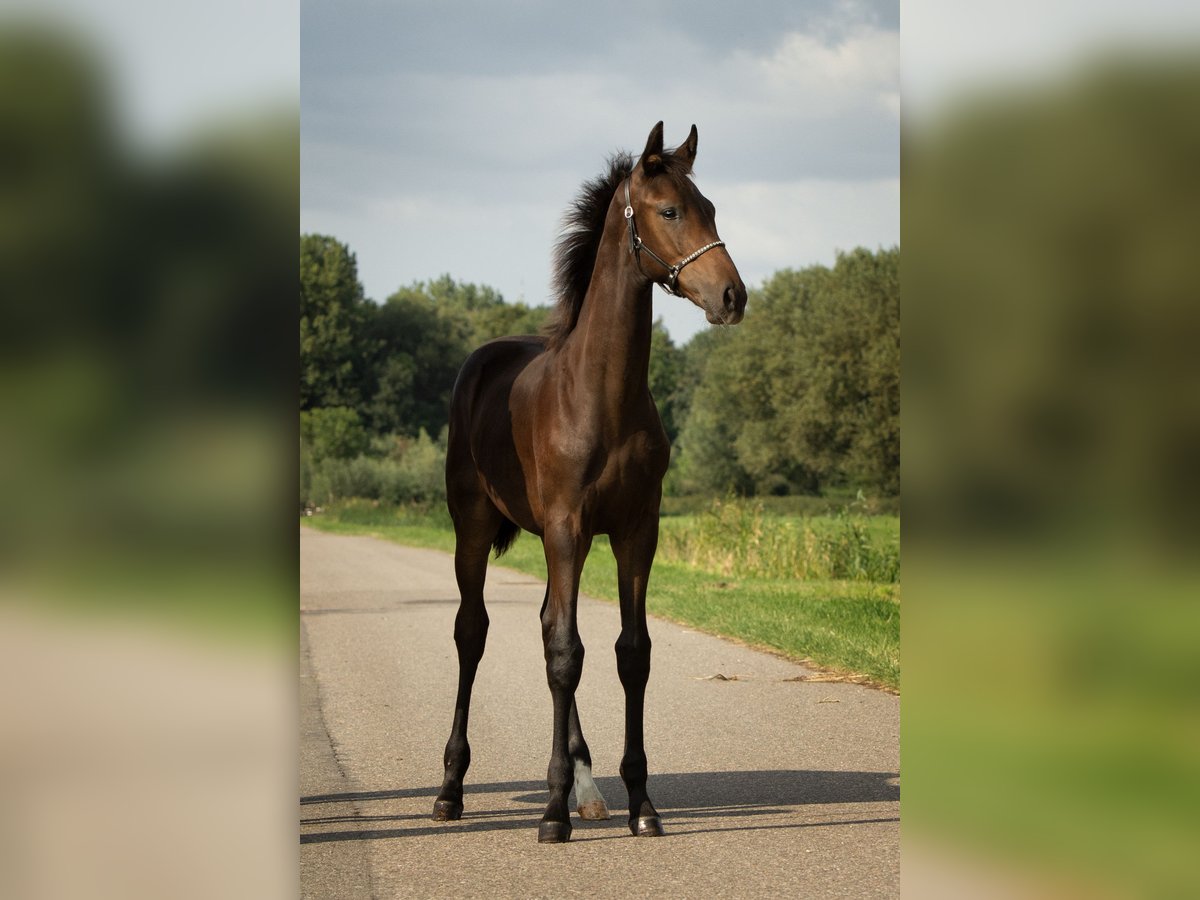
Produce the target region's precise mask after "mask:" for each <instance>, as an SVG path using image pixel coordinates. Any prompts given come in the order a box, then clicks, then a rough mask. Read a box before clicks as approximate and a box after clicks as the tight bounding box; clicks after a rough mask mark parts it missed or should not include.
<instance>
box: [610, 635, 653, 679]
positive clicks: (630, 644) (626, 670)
mask: <svg viewBox="0 0 1200 900" xmlns="http://www.w3.org/2000/svg"><path fill="white" fill-rule="evenodd" d="M616 651H617V675H618V676H619V677H620V679H621V684H623V685H627V686H630V685H639V684H640V685H644V684H645V683H646V682H647V681H648V680H649V679H650V635H649V634H643V635H640V636H638V637H634V638H627V637H626V636H625V634H622V635H621V636H620V637H619V638H617V645H616Z"/></svg>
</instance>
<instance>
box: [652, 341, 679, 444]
mask: <svg viewBox="0 0 1200 900" xmlns="http://www.w3.org/2000/svg"><path fill="white" fill-rule="evenodd" d="M683 366H684V355H683V351H682V350H680V349H679V348H678V347H676V346H675V343H674V342H673V341H672V340H671V335H670V334H669V333H668V332H667V328H666V326H665V325H663V322H662V319H656V320H655V321H654V326H653V328H652V330H651V332H650V373H649V382H650V394H651V395H652V396H653V397H654V402H655V404H656V405H657V406H658V414H659V415H660V416H661V417H662V423H663V428H664V429H665V430H666V432H667V439H668V440H669V441H671V443H672V444H673V443H675V439H676V438H677V437H679V427H680V425H681V424H682V417H681V416H680V415H679V407H680V381H681V378H682V375H683Z"/></svg>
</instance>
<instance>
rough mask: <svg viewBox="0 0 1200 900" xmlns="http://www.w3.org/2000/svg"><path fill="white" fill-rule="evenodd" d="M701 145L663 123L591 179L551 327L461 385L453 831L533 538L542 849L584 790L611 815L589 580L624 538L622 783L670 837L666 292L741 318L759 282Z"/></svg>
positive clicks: (473, 368)
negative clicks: (651, 375) (592, 667)
mask: <svg viewBox="0 0 1200 900" xmlns="http://www.w3.org/2000/svg"><path fill="white" fill-rule="evenodd" d="M696 145H697V132H696V126H695V125H693V126H692V129H691V132H690V133H689V134H688V138H687V140H686V141H684V143H683V144H681V145H680V146H679V147H677V148H675V149H672V150H664V149H663V123H662V122H659V123H658V124H657V125H655V126H654V128H653V129H652V130H651V131H650V136H649V138H648V139H647V141H646V146H645V149H644V150H643V151H642V155H641V157H640V158H639V159H638V160H637V161H636V162H635V161H634V159H633V157H632V156H631V155H630V154H628V153H618V154H616V155H614V156H612V157H610V158H609V161H608V170H607V172H604V173H603V174H601V175H600V176H598V177H596V178H594V179H592V180H591V181H588V182H585V183H584V185H583V187H582V188H581V191H580V193H579V196H578V197H577V198H576V200H575V201H574V203H573V205H572V206H571V207H570V208H569V210H568V212H567V214H566V216H565V217H564V231H563V234H562V236H561V237H560V239H559V241H558V244H557V246H556V250H555V267H554V286H555V291H556V294H557V304H556V309H555V311H554V313H553V315H552V317H551V320H550V322H549V324H548V326H547V327H546V329H544V331H543V334H541V335H539V336H521V337H507V338H499V339H496V340H493V341H490V342H488V343H486V344H484V345H482V346H481V347H479V349H477V350H475V351H474V352H473V353H472V354H471V355H470V356H469V357H468V358H467V360H466V362H465V363H464V364H463V367H462V369H461V371H460V372H459V375H458V378H457V380H456V382H455V386H454V390H453V394H452V399H451V406H450V432H449V438H448V443H447V451H446V495H447V505H448V507H449V510H450V516H451V519H452V520H453V523H454V533H455V551H454V573H455V577H456V579H457V582H458V589H459V593H460V598H461V601H460V604H459V608H458V613H457V615H456V617H455V620H454V642H455V646H456V648H457V651H458V665H459V680H458V696H457V699H456V702H455V709H454V721H453V725H452V728H451V733H450V739H449V741H448V742H447V744H446V750H445V757H444V765H445V778H444V781H443V783H442V787H441V790H440V791H439V793H438V796H437V799H436V801H435V803H434V810H433V818H434V819H435V820H439V821H448V820H456V819H459V818H460V817H461V816H462V813H463V778H464V776H465V774H466V772H467V768H468V766H469V765H470V762H471V748H470V744H469V743H468V741H467V720H468V716H469V712H470V704H471V688H472V685H473V684H474V681H475V674H476V670H477V668H478V665H479V661H480V659H481V658H482V656H483V650H484V644H485V642H486V639H487V632H488V615H487V611H486V609H485V607H484V599H483V586H484V578H485V576H486V572H487V565H488V555H489V552H491V551H494V552H495V555H496V558H499V557H500V556H501V555H502V554H503V553H504V552H505V551H506V550H507V549H508V548H509V547H510V546H511V544H512V542H513V541H514V540H515V539H516V537H517V535H518V534H519V533H520V531H521V530H524V531H528V532H531V533H532V534H535V535H537V536H538V537H540V538H541V540H542V543H543V547H544V550H545V555H546V570H547V583H546V593H545V598H544V600H543V602H542V609H541V613H540V619H541V626H542V645H543V648H544V654H545V660H546V678H547V682H548V683H549V686H550V694H551V697H552V699H553V708H554V728H553V739H552V743H551V751H550V765H549V768H548V771H547V784H548V786H549V789H550V797H549V802H548V803H547V806H546V811H545V814H544V815H543V816H542V820H541V822H540V824H539V826H538V841H539V842H540V843H561V842H565V841H568V840H570V837H571V821H570V814H569V810H568V797H569V794H570V790H571V787H572V784H573V785H574V788H575V797H576V802H577V811H578V813H579V815H580V816H581V818H583V819H607V818H609V813H608V808H607V805H606V804H605V801H604V798H603V796H602V795H601V794H600V791H599V790H598V789H597V788H596V785H595V782H594V781H593V779H592V768H591V767H592V760H591V754H590V752H589V750H588V746H587V742H586V741H585V740H584V737H583V731H582V729H581V727H580V724H579V713H578V711H577V709H576V706H575V689H576V687H577V686H578V684H579V679H580V675H581V673H582V670H583V655H584V648H583V643H582V641H581V640H580V637H579V630H578V628H577V624H576V606H577V601H578V594H579V578H580V573H581V571H582V569H583V564H584V560H585V559H586V558H587V555H588V551H589V549H590V548H591V545H592V539H593V537H594V536H595V535H597V534H607V535H608V536H609V539H610V542H611V546H612V551H613V554H614V556H615V557H616V562H617V580H618V594H619V597H620V611H621V632H620V636H619V637H618V639H617V642H616V657H617V671H618V674H619V677H620V681H621V685H622V687H623V689H624V692H625V749H624V755H623V757H622V760H621V766H620V772H621V778H622V780H623V782H624V784H625V787H626V789H627V791H628V794H629V829H630V831H631V832H632V833H633V834H634V835H636V836H647V837H648V836H658V835H662V834H663V827H662V820H661V817H660V816H659V814H658V811H657V810H656V809H655V806H654V804H653V803H652V802H651V800H650V797H649V794H648V793H647V788H646V781H647V762H646V753H645V749H644V746H643V724H642V717H643V704H644V698H645V689H646V683H647V680H648V679H649V675H650V634H649V632H648V631H647V628H646V586H647V581H648V579H649V577H650V567H651V564H652V563H653V561H654V553H655V549H656V548H657V545H658V515H659V502H660V500H661V498H662V480H663V476H664V474H665V473H666V471H667V463H668V461H669V456H670V445H669V442H668V440H667V435H666V433H665V432H664V430H663V426H662V421H661V419H660V418H659V415H658V409H657V408H656V407H655V405H654V400H653V398H652V397H651V396H650V390H649V387H648V384H647V376H648V369H649V363H650V336H651V326H652V324H653V323H652V316H651V313H652V303H651V294H652V288H653V285H654V284H656V283H657V284H659V285H660V286H662V287H663V288H664V289H665V290H666V291H667V292H668V293H669V294H672V295H675V296H679V297H684V298H687V299H688V300H690V301H691V302H692V303H694V304H695V305H696V306H698V307H699V308H700V309H702V310H703V311H704V314H705V317H706V318H707V320H708V321H709V323H711V324H714V325H733V324H736V323H738V322H740V321H741V319H742V317H743V315H744V312H745V307H746V287H745V285H744V284H743V283H742V279H741V276H740V275H739V274H738V271H737V268H736V266H734V263H733V260H732V259H731V258H730V256H729V253H728V252H727V251H726V249H725V242H724V241H722V240H721V239H720V238H718V237H717V230H716V221H715V213H716V210H715V207H714V206H713V204H712V203H711V202H709V200H708V199H707V198H706V197H704V195H703V194H701V193H700V191H699V189H698V188H697V187H696V185H695V183H694V182H693V180H692V164H693V162H694V161H695V158H696ZM668 259H677V260H679V261H678V262H676V263H674V264H671V263H669V262H667V260H668Z"/></svg>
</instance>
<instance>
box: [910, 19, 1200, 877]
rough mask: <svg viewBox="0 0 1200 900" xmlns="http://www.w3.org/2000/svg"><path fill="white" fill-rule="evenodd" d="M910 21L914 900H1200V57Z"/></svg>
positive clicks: (1072, 28)
mask: <svg viewBox="0 0 1200 900" xmlns="http://www.w3.org/2000/svg"><path fill="white" fill-rule="evenodd" d="M1053 6H1054V8H1053V9H1048V8H1045V6H1044V5H1039V6H1036V7H1035V6H1034V5H1033V4H1026V3H1017V4H1016V5H1015V6H1014V5H1013V4H1005V5H1004V6H1003V7H1001V6H1000V5H999V4H988V3H983V4H967V5H963V6H961V7H958V8H948V4H943V3H937V4H934V3H927V2H916V3H912V4H908V3H906V4H905V8H904V17H905V18H904V68H903V72H904V82H905V89H904V100H903V102H904V123H905V124H904V135H903V151H902V157H903V160H902V168H903V191H904V205H903V217H902V219H903V226H902V227H903V232H904V240H905V243H906V251H907V252H906V255H905V259H904V263H903V266H902V279H903V292H904V315H903V323H904V328H905V338H904V340H905V349H904V352H905V362H904V366H903V378H902V409H903V415H904V426H903V431H902V439H903V453H902V484H903V498H904V499H903V506H904V515H905V525H904V530H903V539H902V545H903V552H904V556H905V568H906V578H907V587H906V593H907V602H908V609H907V610H906V614H905V619H904V624H903V648H904V654H905V657H906V666H907V676H906V677H907V680H906V684H905V693H904V696H903V700H902V709H903V715H902V721H903V732H902V748H903V761H904V803H903V819H904V881H903V884H904V893H905V894H906V895H908V896H913V897H929V896H959V897H961V896H979V895H985V896H1012V897H1026V896H1047V897H1049V896H1071V897H1083V896H1087V897H1092V896H1100V897H1107V896H1119V897H1124V896H1139V897H1140V896H1158V897H1177V896H1195V895H1196V893H1197V891H1198V890H1200V876H1198V875H1197V870H1196V867H1195V866H1194V864H1193V863H1192V862H1191V859H1192V852H1191V850H1190V848H1192V847H1195V846H1197V843H1198V842H1200V822H1198V820H1197V817H1196V815H1195V810H1196V808H1197V802H1198V801H1200V654H1198V653H1197V647H1198V646H1200V645H1198V643H1197V638H1198V636H1200V627H1198V626H1200V603H1198V601H1200V569H1198V567H1197V554H1196V548H1197V538H1198V537H1200V527H1198V526H1200V505H1198V503H1200V491H1198V486H1200V478H1198V476H1197V462H1198V461H1200V355H1198V354H1197V349H1196V348H1197V346H1198V345H1200V289H1198V287H1197V285H1198V284H1200V254H1198V253H1197V252H1196V247H1197V239H1198V237H1200V175H1198V171H1197V168H1196V165H1195V161H1196V159H1197V158H1200V62H1198V60H1200V54H1198V53H1197V49H1198V48H1200V41H1198V35H1200V30H1198V29H1197V15H1196V10H1195V9H1194V8H1193V9H1187V8H1186V7H1185V6H1184V5H1182V4H1170V3H1166V4H1156V3H1151V4H1148V5H1143V6H1138V7H1137V8H1136V9H1134V8H1132V7H1121V8H1118V7H1117V6H1116V5H1115V4H1087V5H1086V6H1085V5H1082V4H1072V3H1067V4H1054V5H1053Z"/></svg>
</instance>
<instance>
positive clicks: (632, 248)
mask: <svg viewBox="0 0 1200 900" xmlns="http://www.w3.org/2000/svg"><path fill="white" fill-rule="evenodd" d="M632 180H633V176H632V175H630V176H629V177H627V178H626V179H625V221H626V222H627V223H628V224H629V252H630V253H632V254H633V255H634V256H636V257H637V260H638V268H641V265H642V258H641V252H642V251H643V250H645V251H646V252H647V253H649V254H650V255H651V256H652V257H654V259H655V260H657V261H658V264H659V265H661V266H662V267H663V268H664V269H666V270H667V280H666V282H662V281H659V282H657V283H658V284H659V285H660V286H661V287H662V289H663V290H664V291H666V292H667V293H668V294H673V295H675V296H676V297H682V296H684V295H683V294H681V293H680V292H679V288H678V284H679V273H680V272H682V271H683V267H684V266H686V265H687V264H688V263H693V262H695V261H696V260H697V259H699V258H700V257H701V256H703V255H704V254H705V253H707V252H708V251H709V250H712V249H715V248H716V247H724V246H725V242H724V241H713V242H712V243H711V244H705V245H704V246H703V247H701V248H700V249H699V250H697V251H696V252H695V253H692V254H689V255H688V256H686V257H684V258H683V259H682V260H680V261H679V262H678V263H676V264H675V265H671V264H670V263H668V262H667V261H666V260H665V259H663V258H662V257H661V256H659V255H658V254H657V253H655V252H654V251H653V250H651V249H650V248H649V247H647V246H646V245H645V243H643V241H642V239H641V237H640V236H639V235H638V233H637V226H636V225H635V224H634V223H633V203H632V202H631V201H630V199H629V182H630V181H632Z"/></svg>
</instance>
